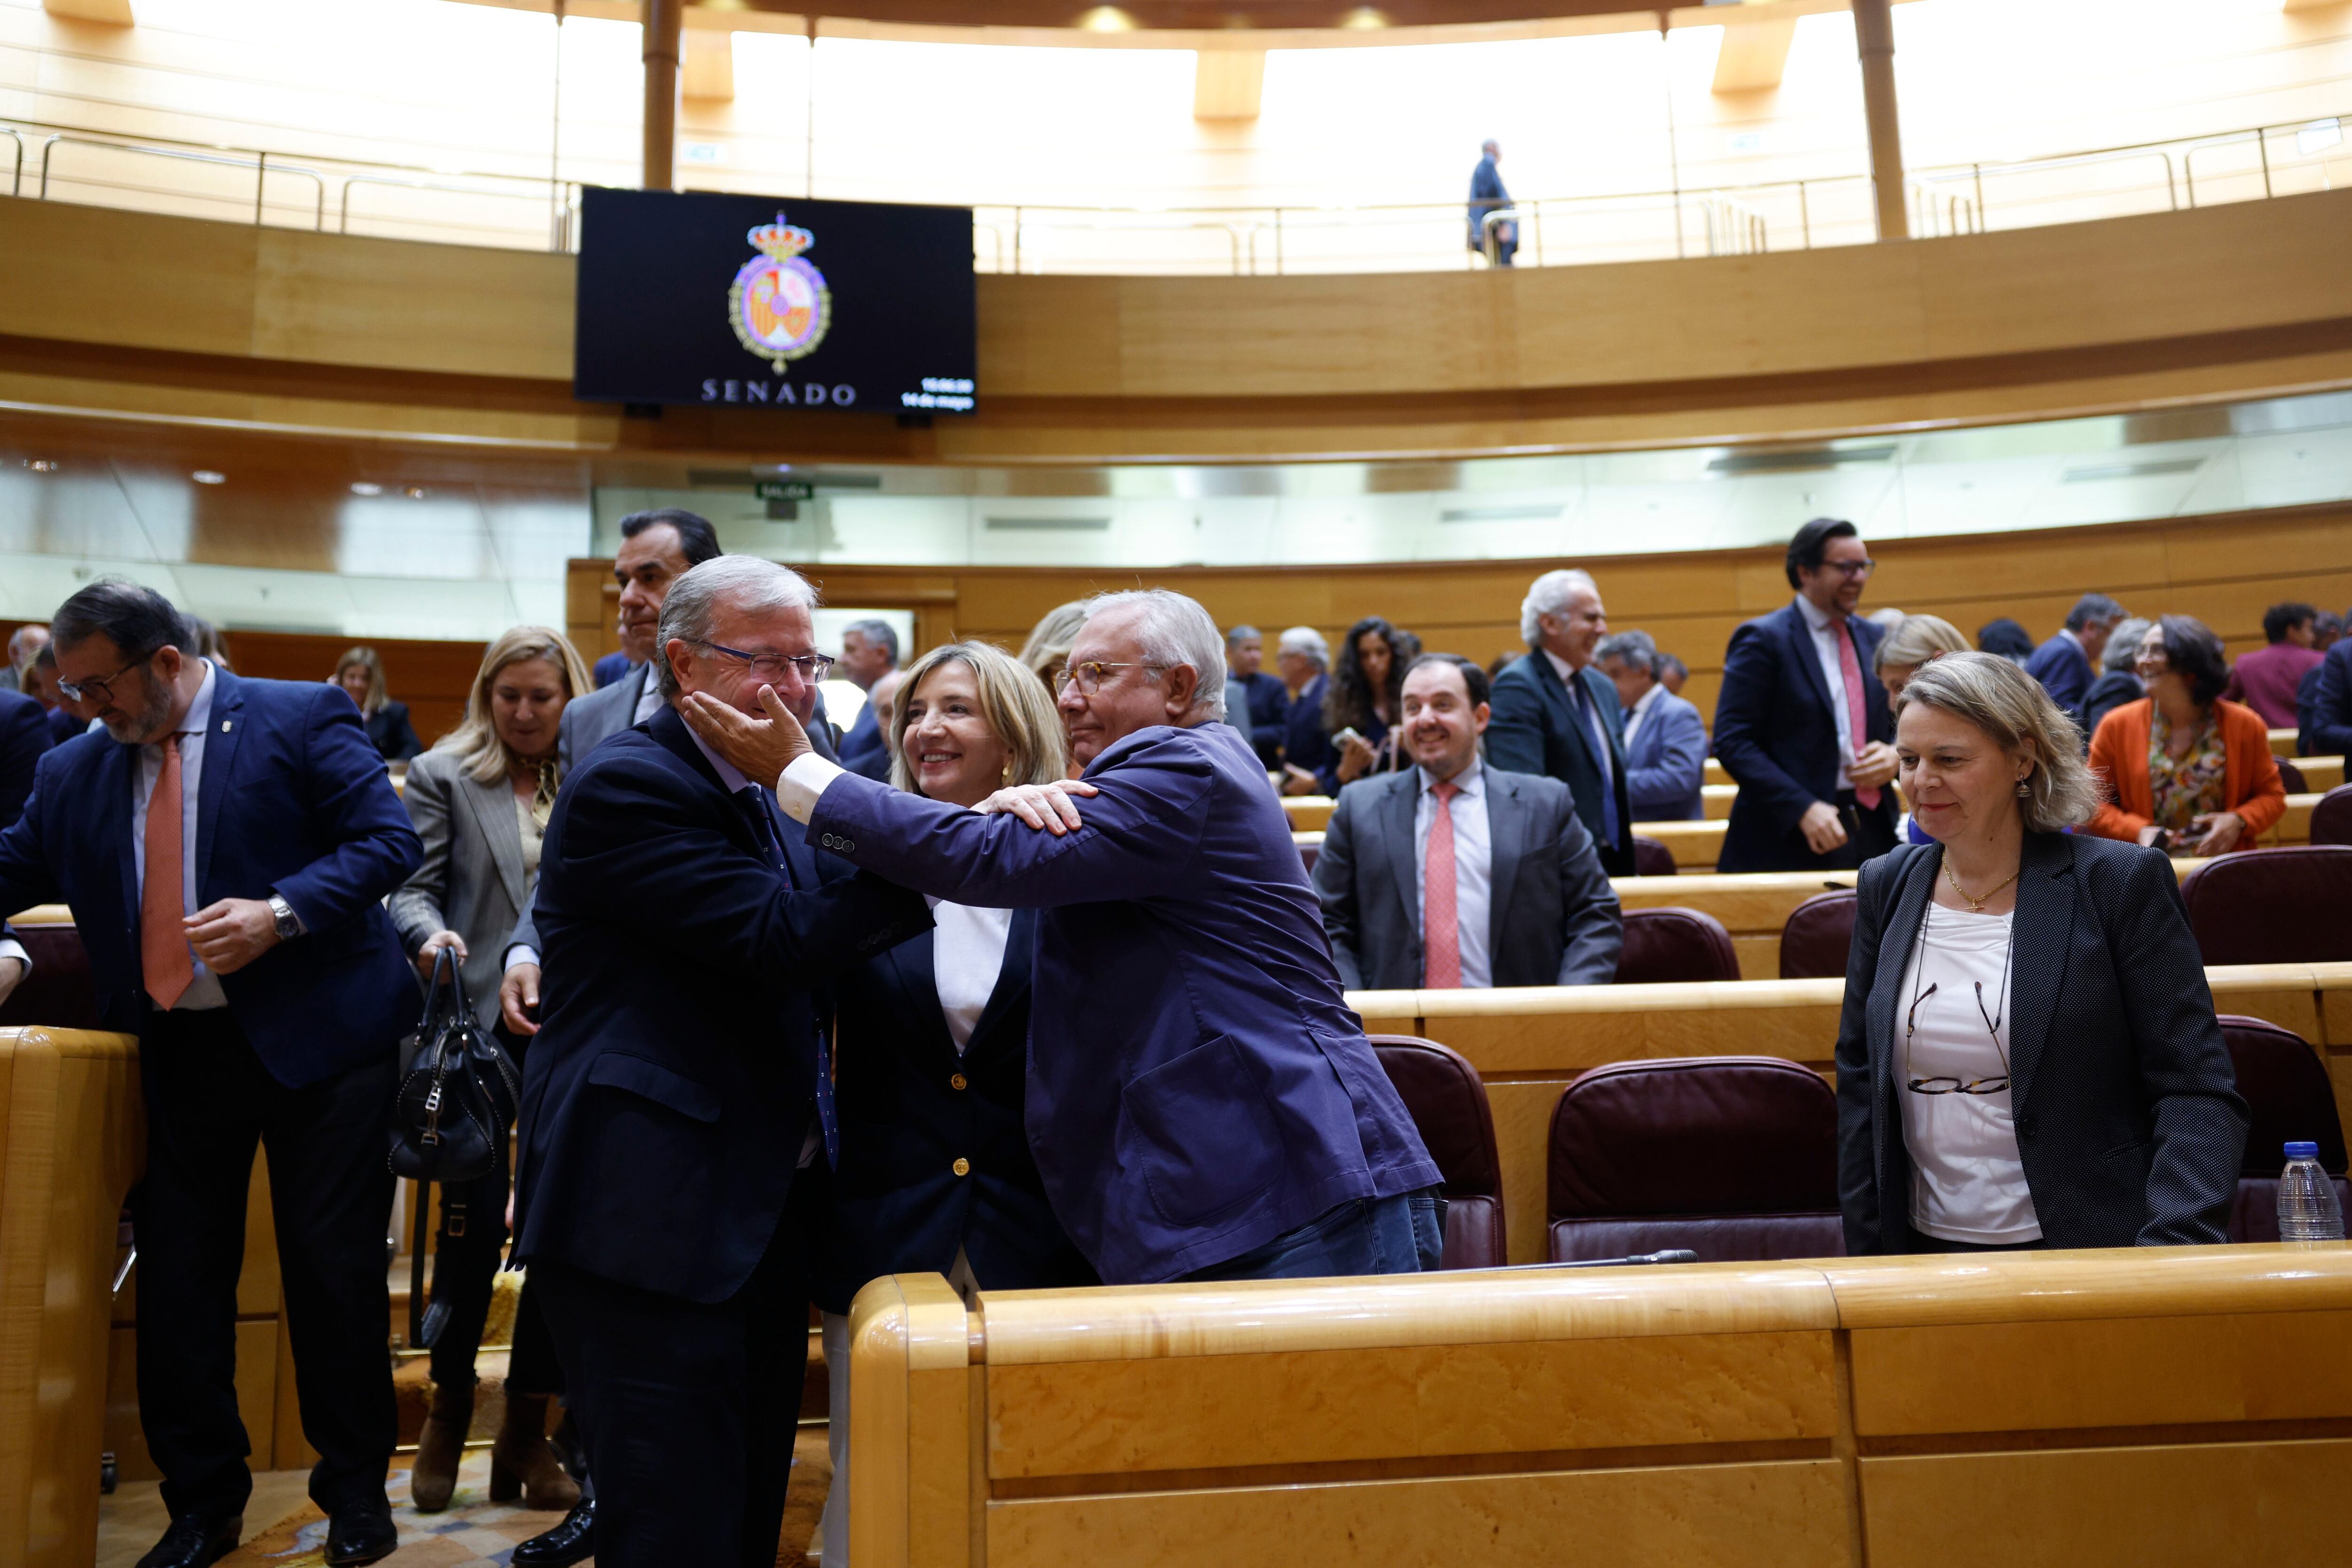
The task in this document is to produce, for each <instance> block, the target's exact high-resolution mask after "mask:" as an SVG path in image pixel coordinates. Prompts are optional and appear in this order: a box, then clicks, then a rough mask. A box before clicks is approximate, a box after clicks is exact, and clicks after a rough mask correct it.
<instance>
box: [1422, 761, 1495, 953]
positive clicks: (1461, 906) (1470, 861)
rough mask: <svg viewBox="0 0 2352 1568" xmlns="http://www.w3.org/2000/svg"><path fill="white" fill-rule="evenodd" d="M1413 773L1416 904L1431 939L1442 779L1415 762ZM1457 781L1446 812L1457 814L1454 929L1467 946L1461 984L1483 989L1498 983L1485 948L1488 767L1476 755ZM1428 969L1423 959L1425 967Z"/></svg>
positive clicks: (1491, 870)
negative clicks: (1432, 863)
mask: <svg viewBox="0 0 2352 1568" xmlns="http://www.w3.org/2000/svg"><path fill="white" fill-rule="evenodd" d="M1413 774H1414V777H1415V778H1416V779H1417V780H1418V781H1419V784H1420V789H1418V790H1417V791H1416V793H1415V795H1414V799H1413V806H1412V906H1413V914H1414V917H1415V924H1416V925H1419V927H1420V928H1421V931H1422V934H1423V935H1422V940H1423V943H1424V944H1426V943H1427V941H1428V932H1429V919H1428V915H1427V913H1426V912H1427V910H1428V908H1429V882H1428V878H1429V831H1430V829H1431V828H1432V827H1433V825H1434V824H1435V822H1436V821H1437V780H1436V779H1432V778H1431V777H1430V776H1429V770H1428V769H1427V768H1414V769H1413ZM1452 782H1454V783H1455V784H1458V785H1460V786H1461V787H1462V788H1461V789H1460V790H1459V791H1457V792H1456V793H1455V795H1454V799H1453V800H1450V801H1448V802H1447V805H1446V810H1447V815H1449V816H1451V817H1452V818H1453V819H1454V934H1455V936H1456V937H1457V939H1458V945H1459V946H1460V947H1461V950H1462V986H1463V988H1464V989H1465V990H1469V989H1473V988H1475V989H1478V990H1484V989H1486V988H1487V987H1489V986H1492V985H1493V984H1494V983H1495V969H1494V964H1493V962H1492V960H1491V958H1490V957H1489V956H1488V954H1487V951H1486V944H1487V940H1488V936H1489V934H1490V932H1491V930H1492V921H1493V908H1494V904H1493V894H1494V887H1495V841H1494V835H1493V834H1492V833H1491V832H1490V831H1488V826H1487V821H1486V767H1485V765H1484V764H1483V763H1481V762H1479V761H1478V760H1477V758H1471V761H1470V766H1469V767H1467V768H1464V769H1463V770H1462V771H1461V772H1459V773H1456V774H1455V775H1454V778H1453V779H1452ZM1424 950H1425V949H1424ZM1427 970H1428V966H1427V963H1426V961H1425V960H1424V962H1423V973H1424V974H1426V973H1427Z"/></svg>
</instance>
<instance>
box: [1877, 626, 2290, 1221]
mask: <svg viewBox="0 0 2352 1568" xmlns="http://www.w3.org/2000/svg"><path fill="white" fill-rule="evenodd" d="M1895 750H1896V753H1897V755H1898V756H1899V758H1900V759H1901V769H1902V771H1901V774H1900V778H1901V779H1902V785H1903V792H1904V795H1905V797H1906V799H1907V800H1909V802H1910V805H1911V810H1912V812H1913V815H1914V817H1915V819H1916V821H1918V822H1919V824H1920V826H1921V827H1922V828H1923V829H1924V830H1925V831H1926V832H1927V835H1928V837H1929V838H1930V839H1932V840H1933V842H1931V843H1928V844H1905V845H1902V846H1900V847H1898V848H1896V849H1895V851H1893V852H1891V853H1889V854H1886V855H1884V856H1882V857H1880V858H1879V859H1877V860H1874V861H1872V862H1869V863H1867V864H1866V865H1864V867H1863V869H1862V878H1861V884H1860V900H1859V904H1858V905H1857V908H1856V913H1855V919H1854V933H1853V953H1852V956H1851V957H1850V958H1849V960H1848V962H1847V967H1846V981H1845V1011H1844V1015H1843V1019H1842V1020H1841V1022H1840V1025H1839V1029H1838V1044H1837V1066H1838V1167H1839V1168H1838V1189H1839V1205H1840V1207H1841V1208H1842V1209H1843V1213H1844V1218H1845V1238H1846V1250H1847V1251H1849V1252H1852V1253H1857V1254H1859V1253H1873V1252H1965V1251H1975V1250H1992V1249H2004V1248H2016V1247H2130V1246H2134V1245H2139V1246H2155V1245H2178V1244H2183V1243H2191V1242H2216V1241H2220V1240H2221V1239H2222V1233H2223V1226H2224V1224H2225V1223H2226V1221H2227V1218H2228V1215H2229V1210H2230V1204H2231V1197H2233V1195H2234V1194H2235V1192H2236V1190H2237V1180H2238V1160H2239V1155H2240V1152H2241V1149H2242V1145H2243V1144H2244V1142H2245V1132H2246V1114H2245V1105H2244V1103H2243V1102H2242V1101H2241V1100H2240V1099H2239V1098H2238V1093H2237V1085H2236V1079H2235V1075H2234V1073H2233V1071H2232V1070H2231V1064H2230V1055H2229V1051H2228V1049H2227V1047H2226V1046H2225V1045H2224V1044H2223V1043H2222V1040H2221V1025H2220V1024H2219V1023H2218V1022H2217V1021H2216V1019H2215V1018H2214V1015H2213V997H2212V993H2211V992H2210V990H2209V989H2208V988H2207V987H2206V984H2205V970H2204V967H2203V960H2202V958H2201V957H2200V955H2199V953H2198V950H2197V942H2196V939H2195V937H2194V936H2191V934H2190V932H2189V919H2188V913H2187V911H2186V909H2185V908H2184V907H2183V905H2182V904H2181V899H2180V889H2179V882H2178V881H2177V880H2176V879H2175V877H2174V875H2173V871H2172V867H2171V865H2170V864H2169V863H2168V862H2167V861H2166V859H2165V857H2164V856H2163V854H2161V853H2160V852H2157V851H2155V850H2148V849H2142V848H2140V847H2139V846H2137V845H2135V844H2127V843H2122V842H2117V841H2112V840H2106V839H2099V838H2095V837H2092V836H2090V835H2088V834H2084V833H2070V832H2067V831H2065V830H2066V829H2067V828H2068V827H2069V826H2071V825H2074V824H2076V823H2080V822H2082V821H2085V820H2086V819H2087V818H2088V817H2089V816H2090V814H2091V811H2092V810H2093V808H2094V806H2095V791H2094V786H2093V783H2092V780H2091V777H2090V774H2089V771H2088V768H2087V767H2086V765H2085V764H2084V761H2083V759H2082V741H2081V738H2080V733H2079V732H2078V731H2077V730H2076V729H2075V728H2074V724H2073V722H2072V721H2071V720H2069V719H2068V718H2066V716H2064V715H2063V714H2062V713H2061V712H2060V711H2059V710H2058V708H2057V706H2056V705H2055V704H2053V702H2052V701H2051V700H2050V698H2049V696H2048V695H2047V694H2045V693H2044V692H2043V691H2042V686H2041V685H2040V683H2038V682H2036V681H2035V680H2033V679H2032V677H2031V676H2029V675H2027V674H2024V673H2023V672H2021V670H2020V669H2019V668H2018V667H2017V666H2016V665H2015V664H2011V662H2009V661H2008V660H2006V659H2003V658H2000V657H1999V656H1997V655H1994V654H1989V653H1949V654H1946V655H1944V656H1943V657H1941V658H1938V659H1937V660H1936V661H1934V662H1933V663H1931V664H1926V665H1923V666H1922V667H1921V668H1920V669H1919V671H1918V672H1917V674H1915V675H1914V676H1913V677H1912V678H1911V681H1910V683H1909V684H1908V685H1906V686H1905V687H1904V690H1903V694H1902V696H1901V697H1900V699H1899V706H1898V710H1897V714H1896V725H1895Z"/></svg>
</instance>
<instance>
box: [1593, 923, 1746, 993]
mask: <svg viewBox="0 0 2352 1568" xmlns="http://www.w3.org/2000/svg"><path fill="white" fill-rule="evenodd" d="M1738 978H1739V955H1738V953H1737V952H1735V951H1733V949H1732V946H1731V933H1730V932H1728V931H1726V930H1725V929H1724V928H1723V922H1722V921H1720V920H1717V918H1716V917H1715V916H1714V915H1709V914H1707V913H1706V911H1705V910H1701V909H1629V910H1627V911H1626V912H1625V946H1624V949H1623V951H1622V952H1621V953H1619V954H1618V956H1617V983H1618V984H1619V985H1621V986H1669V985H1677V984H1681V983H1684V982H1686V981H1692V980H1736V979H1738Z"/></svg>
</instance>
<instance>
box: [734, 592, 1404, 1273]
mask: <svg viewBox="0 0 2352 1568" xmlns="http://www.w3.org/2000/svg"><path fill="white" fill-rule="evenodd" d="M1222 644H1223V638H1222V637H1221V636H1220V634H1219V632H1218V631H1217V626H1216V622H1213V621H1212V620H1211V619H1210V618H1209V613H1208V612H1207V611H1205V610H1203V609H1202V608H1201V606H1200V605H1198V604H1197V603H1195V602H1193V601H1192V600H1190V599H1187V598H1185V597H1183V596H1182V595H1181V594H1177V593H1171V592H1168V591H1165V590H1152V591H1145V592H1137V593H1113V594H1106V595H1103V596H1101V597H1100V598H1097V599H1096V600H1095V601H1092V605H1091V607H1090V610H1089V613H1088V616H1087V622H1086V624H1085V625H1084V626H1083V627H1081V628H1080V629H1079V632H1078V636H1077V640H1076V642H1075V643H1073V644H1072V645H1071V648H1070V657H1069V664H1068V667H1067V671H1066V674H1065V677H1064V684H1063V686H1062V690H1061V712H1062V719H1063V724H1064V726H1065V727H1066V729H1067V731H1068V733H1069V737H1070V747H1071V755H1072V756H1073V757H1074V758H1076V759H1077V760H1078V761H1079V762H1080V763H1081V764H1082V765H1083V766H1084V768H1085V774H1084V779H1083V782H1081V783H1077V784H1072V785H1060V784H1055V785H1052V786H1039V787H1019V786H1016V787H1014V788H1013V789H1009V790H1005V791H1002V792H1000V794H999V795H998V796H996V797H993V798H992V800H991V802H990V804H992V805H999V804H1001V805H1002V806H1003V807H1004V808H1005V809H1004V810H1000V811H997V812H994V813H991V812H989V811H987V810H985V809H983V810H982V811H977V812H976V811H972V810H967V809H965V808H963V807H961V806H956V805H953V804H950V803H949V802H946V801H939V800H924V799H922V798H920V797H918V796H914V795H909V794H904V793H901V792H899V791H897V790H893V789H885V788H883V787H882V786H880V785H877V784H875V783H872V782H871V781H869V780H866V779H860V778H858V777H857V776H856V775H855V774H851V773H845V772H843V771H842V770H841V769H839V768H835V767H834V766H833V765H831V764H829V763H827V762H825V761H824V759H823V758H817V757H814V756H813V755H809V754H807V750H806V746H807V743H806V740H805V737H803V736H802V735H801V733H800V730H799V727H797V725H795V724H793V722H791V721H792V718H793V716H791V715H790V714H789V713H787V712H786V710H785V708H784V706H783V705H782V704H781V703H779V702H776V701H774V700H773V699H772V698H771V699H770V701H769V702H768V704H767V705H766V706H767V711H768V713H769V716H770V721H771V722H769V723H768V724H766V725H759V724H755V723H751V722H747V721H744V720H742V719H741V718H740V716H739V715H736V714H735V713H734V712H733V710H732V709H729V708H726V707H724V706H721V705H719V704H715V703H709V702H708V701H706V700H704V699H699V698H698V699H697V700H696V701H695V702H694V703H693V705H692V706H690V708H689V709H688V713H689V715H690V716H691V717H692V718H693V720H694V722H695V723H696V724H697V726H698V729H699V730H700V732H701V733H702V734H703V735H704V737H705V738H706V739H709V740H710V741H711V743H712V744H713V745H715V746H717V747H719V749H720V750H722V751H726V752H729V753H730V755H731V756H732V757H733V758H734V760H735V761H736V763H737V765H738V766H739V767H742V768H746V770H747V771H751V772H755V773H758V772H764V770H766V769H767V768H769V767H770V766H773V767H774V768H776V770H777V771H778V772H780V773H781V774H782V783H781V788H780V790H779V798H780V800H782V803H783V806H784V809H785V810H786V811H787V812H788V813H789V814H791V815H793V817H795V818H799V819H801V820H803V821H806V822H807V823H808V824H809V831H810V833H811V834H812V835H813V836H814V839H815V841H816V842H817V843H818V844H819V845H820V846H821V847H823V848H825V849H829V850H831V851H833V852H835V854H838V855H840V856H842V857H843V858H844V859H845V860H848V861H851V862H855V863H856V864H858V865H862V866H865V867H866V868H867V869H869V870H872V871H877V872H879V873H881V874H883V875H885V876H887V877H889V878H891V879H892V880H893V881H897V882H903V883H907V884H908V885H909V886H912V887H916V888H919V889H921V890H922V891H923V892H924V893H926V894H932V895H935V896H937V897H940V898H943V899H952V900H953V901H955V902H957V903H959V904H973V905H978V906H981V907H994V908H1033V909H1036V910H1038V911H1039V912H1040V913H1039V915H1038V917H1037V946H1036V955H1035V964H1034V974H1035V987H1036V1002H1035V1005H1034V1009H1033V1011H1032V1014H1031V1021H1030V1033H1029V1094H1028V1113H1027V1122H1028V1128H1029V1143H1030V1148H1031V1150H1032V1152H1033V1153H1034V1155H1036V1159H1037V1169H1038V1171H1039V1173H1040V1174H1041V1175H1042V1176H1044V1177H1045V1187H1046V1190H1047V1192H1049V1193H1050V1194H1051V1195H1052V1197H1053V1200H1054V1211H1055V1214H1057V1215H1058V1216H1060V1218H1061V1220H1062V1223H1063V1225H1064V1227H1065V1228H1066V1229H1067V1230H1068V1231H1069V1233H1070V1238H1071V1239H1072V1240H1074V1241H1076V1243H1077V1245H1078V1248H1079V1249H1080V1250H1081V1251H1083V1252H1085V1253H1086V1254H1087V1259H1088V1260H1089V1261H1090V1262H1092V1263H1093V1264H1094V1266H1095V1268H1096V1270H1097V1271H1098V1272H1099V1273H1100V1274H1101V1275H1102V1277H1103V1279H1104V1280H1105V1281H1108V1282H1110V1283H1113V1284H1131V1283H1141V1282H1150V1281H1162V1280H1173V1279H1250V1278H1282V1277H1307V1276H1326V1275H1334V1274H1372V1273H1411V1272H1413V1271H1415V1270H1419V1269H1422V1268H1434V1267H1435V1266H1436V1263H1437V1260H1438V1257H1439V1255H1440V1252H1441V1251H1442V1249H1443V1246H1444V1215H1443V1211H1442V1208H1441V1206H1440V1201H1439V1199H1438V1198H1437V1196H1436V1193H1435V1190H1434V1189H1435V1187H1436V1186H1437V1183H1438V1180H1439V1176H1438V1172H1437V1166H1436V1165H1435V1164H1434V1163H1433V1161H1432V1160H1431V1159H1430V1157H1429V1154H1428V1151H1427V1150H1426V1149H1425V1148H1423V1145H1422V1141H1421V1136H1420V1134H1419V1133H1418V1132H1417V1131H1416V1130H1415V1129H1414V1126H1413V1124H1412V1118H1411V1117H1410V1116H1409V1115H1408V1114H1406V1113H1405V1109H1404V1105H1403V1103H1402V1101H1401V1100H1400V1099H1399V1098H1398V1097H1397V1093H1396V1091H1395V1089H1394V1088H1393V1087H1391V1084H1390V1083H1389V1081H1388V1077H1387V1074H1386V1073H1385V1072H1384V1071H1382V1070H1381V1065H1380V1061H1379V1059H1378V1058H1376V1057H1375V1056H1374V1055H1373V1054H1372V1051H1371V1047H1370V1045H1369V1044H1368V1043H1367V1042H1366V1041H1365V1040H1364V1035H1363V1026H1362V1023H1361V1020H1360V1019H1358V1018H1357V1017H1356V1015H1355V1014H1354V1013H1352V1012H1350V1011H1349V1009H1348V1005H1347V1000H1346V998H1345V997H1344V995H1343V994H1342V992H1341V990H1340V987H1339V973H1338V971H1337V970H1336V969H1335V968H1334V967H1332V963H1331V956H1330V949H1329V946H1328V944H1327V942H1326V941H1325V939H1324V936H1323V931H1322V924H1321V919H1320V915H1319V912H1318V907H1317V904H1316V900H1315V894H1314V891H1313V890H1312V889H1311V888H1310V887H1309V886H1308V885H1307V873H1306V870H1305V868H1304V866H1303V865H1302V864H1301V863H1300V861H1299V858H1298V852H1297V849H1296V847H1295V846H1293V844H1292V843H1291V841H1290V831H1289V825H1288V823H1287V821H1286V820H1285V819H1284V816H1283V813H1282V808H1281V805H1280V803H1279V802H1278V801H1276V800H1275V798H1274V796H1273V794H1272V792H1271V791H1269V790H1268V789H1266V788H1265V769H1264V768H1260V767H1259V766H1258V761H1257V758H1256V756H1255V754H1254V753H1253V752H1251V750H1250V748H1249V747H1248V745H1247V744H1246V743H1245V742H1244V740H1243V739H1242V737H1241V736H1240V735H1239V734H1238V733H1237V732H1236V731H1235V730H1234V728H1233V727H1231V726H1230V725H1227V724H1224V723H1223V722H1221V720H1222V716H1223V711H1224V697H1225V693H1224V674H1225V671H1224V656H1223V645H1222ZM1073 794H1077V795H1084V796H1086V797H1087V799H1086V800H1084V801H1082V802H1073V800H1072V799H1071V796H1072V795H1073ZM1081 817H1082V821H1074V820H1076V819H1081ZM1041 829H1042V830H1044V831H1039V830H1041Z"/></svg>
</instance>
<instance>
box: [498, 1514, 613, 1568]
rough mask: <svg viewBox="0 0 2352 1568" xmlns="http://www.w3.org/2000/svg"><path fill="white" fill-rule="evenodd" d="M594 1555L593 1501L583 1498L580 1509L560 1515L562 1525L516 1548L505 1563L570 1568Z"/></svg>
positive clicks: (523, 1567)
mask: <svg viewBox="0 0 2352 1568" xmlns="http://www.w3.org/2000/svg"><path fill="white" fill-rule="evenodd" d="M595 1555H596V1500H595V1498H594V1497H593V1496H589V1497H584V1498H582V1499H581V1500H580V1506H579V1507H577V1508H575V1509H573V1510H572V1511H571V1512H570V1513H567V1514H565V1515H564V1516H563V1522H562V1523H561V1524H559V1525H557V1526H556V1527H555V1528H554V1529H553V1530H551V1531H548V1532H547V1533H546V1534H544V1535H534V1536H532V1537H531V1538H530V1540H529V1541H526V1542H523V1543H522V1544H521V1545H520V1546H518V1547H516V1548H515V1549H514V1554H513V1555H512V1556H510V1557H509V1558H508V1559H507V1561H508V1562H509V1563H513V1564H514V1565H515V1568H571V1564H572V1563H578V1562H582V1561H583V1560H584V1559H587V1558H590V1557H593V1556H595Z"/></svg>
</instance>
